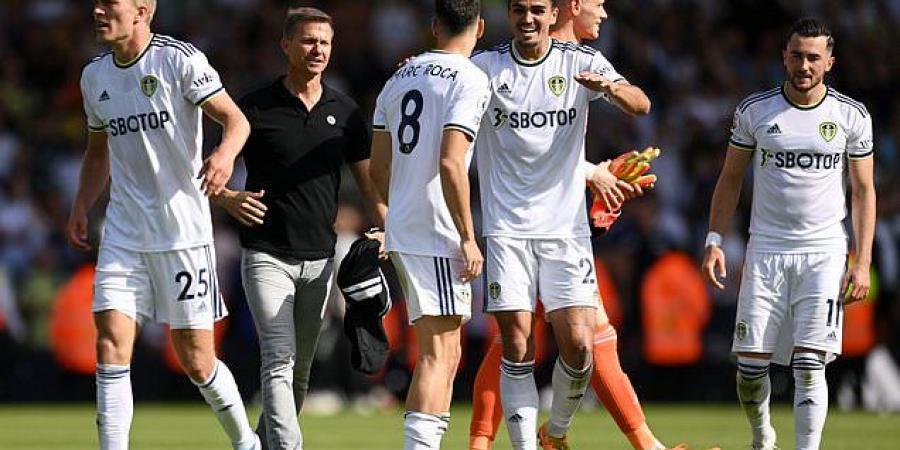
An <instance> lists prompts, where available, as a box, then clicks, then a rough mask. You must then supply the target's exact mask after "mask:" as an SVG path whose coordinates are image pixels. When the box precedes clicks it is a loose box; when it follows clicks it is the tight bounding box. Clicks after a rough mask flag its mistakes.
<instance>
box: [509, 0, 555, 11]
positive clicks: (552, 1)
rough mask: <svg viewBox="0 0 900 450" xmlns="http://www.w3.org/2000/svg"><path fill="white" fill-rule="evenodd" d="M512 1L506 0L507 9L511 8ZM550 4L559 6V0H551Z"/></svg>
mask: <svg viewBox="0 0 900 450" xmlns="http://www.w3.org/2000/svg"><path fill="white" fill-rule="evenodd" d="M512 2H513V0H506V9H509V7H510V6H512ZM550 6H553V7H554V8H559V0H550Z"/></svg>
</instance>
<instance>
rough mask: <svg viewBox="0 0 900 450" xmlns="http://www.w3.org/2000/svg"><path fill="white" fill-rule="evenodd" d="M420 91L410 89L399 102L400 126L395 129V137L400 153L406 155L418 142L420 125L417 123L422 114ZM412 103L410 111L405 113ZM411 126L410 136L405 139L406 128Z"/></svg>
mask: <svg viewBox="0 0 900 450" xmlns="http://www.w3.org/2000/svg"><path fill="white" fill-rule="evenodd" d="M423 101H424V100H423V99H422V93H421V92H419V91H418V90H415V89H413V90H411V91H409V92H407V93H406V95H404V96H403V100H402V101H401V102H400V128H399V129H398V130H397V139H398V140H399V141H400V153H403V154H405V155H408V154H410V153H412V151H413V150H415V148H416V144H418V143H419V132H420V131H421V128H422V125H421V124H420V123H419V116H421V115H422V102H423ZM410 103H412V104H413V107H412V112H410V113H409V114H407V111H408V110H409V104H410ZM407 128H412V136H411V137H410V139H409V140H406V129H407Z"/></svg>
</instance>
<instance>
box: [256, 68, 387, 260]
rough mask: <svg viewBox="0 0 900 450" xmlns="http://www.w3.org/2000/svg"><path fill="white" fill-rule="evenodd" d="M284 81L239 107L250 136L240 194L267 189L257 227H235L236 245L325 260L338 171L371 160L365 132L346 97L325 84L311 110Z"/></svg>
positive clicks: (332, 236) (363, 117) (330, 252)
mask: <svg viewBox="0 0 900 450" xmlns="http://www.w3.org/2000/svg"><path fill="white" fill-rule="evenodd" d="M283 79H284V77H281V78H279V79H278V80H276V81H275V82H274V83H272V84H270V85H268V86H266V87H264V88H262V89H259V90H257V91H254V92H251V93H249V94H247V95H246V96H245V97H244V98H242V99H241V100H240V102H239V105H240V107H241V110H243V112H244V114H245V115H246V116H247V120H249V121H250V129H251V131H250V137H249V139H248V140H247V144H246V145H245V146H244V149H243V151H242V153H241V155H242V156H243V157H244V163H245V164H246V166H247V184H246V187H245V189H246V190H248V191H253V192H257V191H259V190H265V191H266V194H265V196H264V197H263V198H262V202H263V203H265V205H266V206H267V207H268V210H267V211H266V217H265V219H264V223H263V224H262V225H256V226H253V227H244V226H242V227H241V228H240V235H241V245H242V246H243V247H245V248H250V249H254V250H259V251H263V252H266V253H270V254H273V255H276V256H281V257H287V258H296V259H303V260H312V259H322V258H329V257H331V256H333V255H334V244H335V240H336V235H335V232H334V220H335V217H336V216H337V204H338V189H339V187H340V184H341V167H342V166H343V165H344V164H345V163H353V162H358V161H361V160H364V159H367V158H368V157H369V152H370V147H371V140H372V136H371V131H370V127H369V124H368V121H367V119H366V115H365V114H363V112H362V110H360V108H359V105H357V104H356V102H354V101H353V100H352V99H351V98H350V97H348V96H346V95H344V94H342V93H340V92H338V91H336V90H334V89H332V88H331V87H329V86H328V85H326V84H324V83H323V91H322V98H321V99H320V100H319V102H318V103H316V105H315V106H313V108H312V110H311V111H310V110H307V109H306V106H305V105H304V104H303V102H302V101H300V99H298V98H297V97H295V96H293V95H292V94H291V93H290V92H289V91H288V90H287V88H286V87H285V86H284V84H283Z"/></svg>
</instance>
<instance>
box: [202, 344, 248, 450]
mask: <svg viewBox="0 0 900 450" xmlns="http://www.w3.org/2000/svg"><path fill="white" fill-rule="evenodd" d="M191 381H193V382H194V384H196V385H197V388H199V389H200V394H201V395H203V398H204V399H205V400H206V403H208V404H209V406H210V407H212V409H213V412H214V413H215V414H216V418H217V419H219V424H220V425H222V429H224V430H225V434H227V435H228V438H229V439H231V446H232V447H234V449H235V450H255V449H256V448H257V442H258V438H257V437H256V433H254V432H253V430H252V429H250V421H249V420H247V412H246V411H245V410H244V402H243V400H241V393H240V392H238V388H237V384H236V383H235V382H234V376H233V375H232V374H231V371H230V370H228V366H226V365H225V363H223V362H222V361H219V360H216V367H215V368H214V369H213V373H212V375H210V377H209V379H208V380H206V381H205V382H203V383H202V384H198V383H197V382H196V381H194V380H191Z"/></svg>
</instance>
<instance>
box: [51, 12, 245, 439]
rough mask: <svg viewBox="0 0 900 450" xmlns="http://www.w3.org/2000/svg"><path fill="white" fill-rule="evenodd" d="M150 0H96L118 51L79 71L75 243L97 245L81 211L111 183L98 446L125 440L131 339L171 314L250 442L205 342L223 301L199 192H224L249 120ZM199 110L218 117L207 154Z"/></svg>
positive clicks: (207, 391)
mask: <svg viewBox="0 0 900 450" xmlns="http://www.w3.org/2000/svg"><path fill="white" fill-rule="evenodd" d="M155 9H156V2H155V1H154V0H122V1H95V2H94V11H93V16H94V23H95V30H94V31H95V34H96V37H97V40H98V41H100V42H101V43H104V44H107V45H109V46H110V47H112V51H109V52H107V53H103V54H101V55H99V56H97V57H95V58H94V59H92V60H91V61H90V62H89V63H88V65H87V66H86V67H85V68H84V71H83V73H82V76H81V92H82V95H83V97H84V110H85V114H86V115H87V123H88V128H89V131H90V133H88V142H87V151H86V153H85V156H84V161H83V165H82V168H81V175H80V179H79V186H78V193H77V196H76V198H75V202H74V205H73V206H72V212H71V216H70V218H69V223H68V225H67V230H66V231H67V237H68V239H69V242H70V243H71V245H72V246H73V247H75V248H77V249H81V250H89V249H90V248H91V246H90V244H89V242H88V240H87V211H88V210H89V209H90V207H91V205H93V204H94V202H95V201H96V200H97V197H98V196H99V195H100V193H101V192H102V191H103V190H104V188H105V187H106V185H107V183H109V184H110V201H109V206H108V207H107V209H106V221H105V223H104V233H103V238H102V241H101V243H100V250H99V256H98V261H97V275H96V278H95V280H94V301H93V311H94V322H95V324H96V327H97V427H98V429H99V434H100V449H102V450H120V449H127V448H128V434H129V429H130V427H131V420H132V415H133V409H134V408H133V400H132V392H131V374H130V367H131V366H130V364H131V357H132V350H133V346H134V340H135V335H136V334H137V332H138V327H139V326H140V325H141V324H143V323H145V322H147V321H149V320H155V321H158V322H164V323H168V324H169V326H170V327H171V337H172V344H173V346H174V348H175V352H176V354H177V355H178V360H179V362H180V363H181V366H182V367H183V368H184V370H185V371H186V372H187V374H188V377H189V378H190V379H191V381H192V382H193V383H194V384H196V385H197V387H198V388H199V390H200V393H201V394H202V395H203V398H204V399H206V402H207V403H209V405H210V406H211V407H212V409H213V411H214V413H215V415H216V417H217V418H218V419H219V423H220V424H221V425H222V428H223V429H224V430H225V432H226V434H227V435H228V437H229V439H230V440H231V443H232V446H233V447H234V448H235V449H244V450H246V449H257V448H259V440H258V438H257V437H256V434H254V433H253V430H251V429H250V424H249V423H248V421H247V415H246V412H245V411H244V405H243V402H242V400H241V395H240V393H239V392H238V389H237V385H236V384H235V382H234V378H233V377H232V375H231V372H230V371H229V370H228V367H226V366H225V364H223V363H222V362H221V361H219V360H217V359H216V354H215V351H214V348H213V346H214V344H213V332H212V327H213V322H214V321H215V320H218V319H220V318H222V317H223V316H224V315H225V314H226V310H225V306H224V304H223V303H222V298H221V296H220V294H219V286H218V282H217V277H216V267H215V256H214V247H213V235H212V221H211V219H210V215H209V203H208V201H207V199H206V196H204V192H206V193H208V194H210V195H214V194H217V193H219V192H221V190H222V188H223V187H224V184H225V182H227V181H228V178H229V177H230V176H231V171H232V167H233V163H234V157H235V155H237V153H238V151H239V150H240V149H241V146H242V145H243V144H244V141H245V140H246V139H247V135H248V133H249V126H248V125H247V120H246V119H245V118H244V115H243V114H241V112H240V110H239V109H238V107H237V106H236V105H235V104H234V102H233V101H232V100H231V98H230V97H229V96H228V94H226V93H225V91H224V89H223V87H222V82H221V81H220V79H219V75H218V73H217V72H216V71H215V69H213V68H212V67H211V66H210V64H209V62H207V60H206V57H205V56H204V55H203V53H202V52H200V51H199V50H197V48H195V47H194V46H193V45H191V44H189V43H186V42H182V41H179V40H176V39H174V38H171V37H167V36H162V35H159V34H153V33H151V32H150V23H151V21H152V19H153V13H154V12H155ZM203 112H205V113H206V114H207V115H208V116H210V117H211V118H212V119H214V120H215V121H217V122H218V123H220V124H221V125H222V127H223V136H222V143H221V145H219V147H218V150H217V151H216V152H215V153H213V154H212V155H211V156H210V157H209V158H208V159H207V160H206V161H202V160H201V147H202V143H203V134H202V131H201V124H202V113H203ZM198 174H199V176H198Z"/></svg>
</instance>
